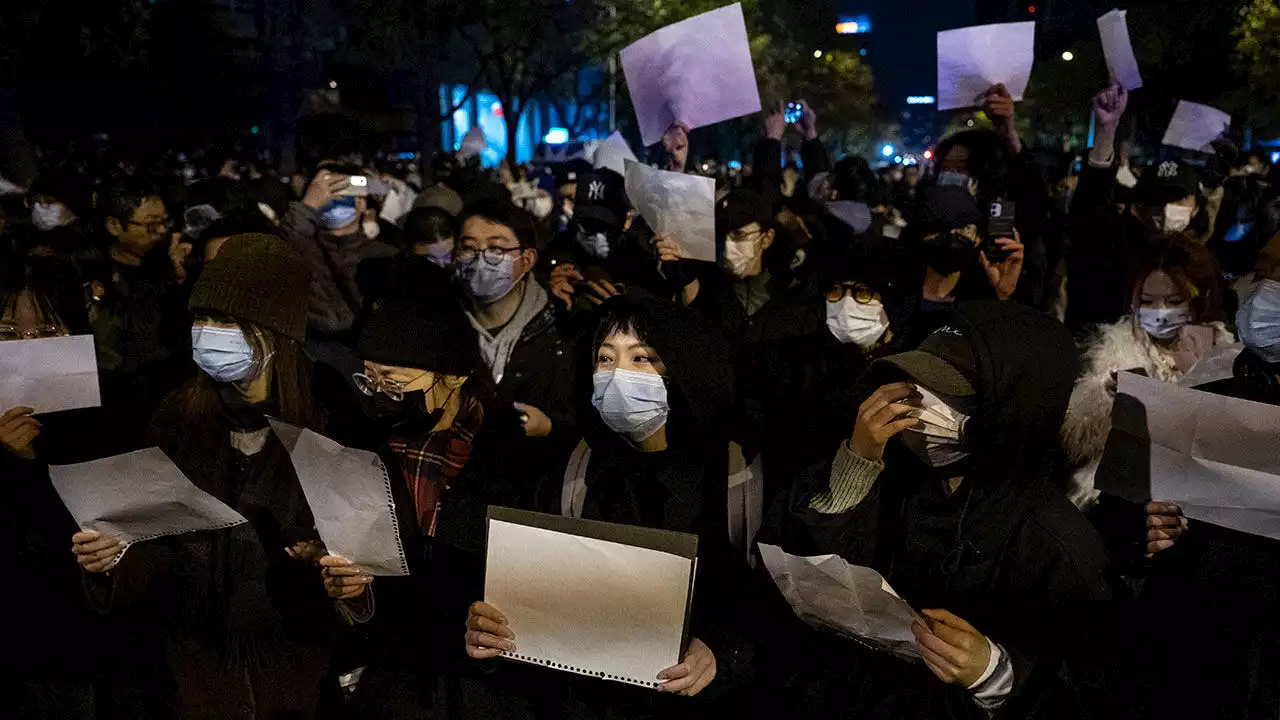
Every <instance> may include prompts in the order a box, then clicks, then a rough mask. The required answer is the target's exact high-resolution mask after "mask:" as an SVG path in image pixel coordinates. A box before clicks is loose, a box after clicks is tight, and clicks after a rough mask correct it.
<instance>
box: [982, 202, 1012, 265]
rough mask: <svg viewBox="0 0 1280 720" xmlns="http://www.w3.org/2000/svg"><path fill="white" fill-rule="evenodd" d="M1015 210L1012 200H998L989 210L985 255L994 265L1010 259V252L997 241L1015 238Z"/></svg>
mask: <svg viewBox="0 0 1280 720" xmlns="http://www.w3.org/2000/svg"><path fill="white" fill-rule="evenodd" d="M1015 209H1016V208H1015V205H1014V203H1013V201H1012V200H996V201H995V202H993V203H991V206H990V207H989V208H988V210H989V214H988V216H987V243H986V247H984V248H983V253H984V254H985V255H986V256H987V260H989V261H991V262H993V263H1002V262H1004V260H1005V258H1007V257H1009V254H1010V251H1009V250H1006V249H1004V248H1002V247H1000V246H999V245H998V244H997V243H996V240H997V239H999V238H1012V237H1013V236H1014V233H1013V231H1014V220H1015V217H1016V216H1015V214H1014V212H1015Z"/></svg>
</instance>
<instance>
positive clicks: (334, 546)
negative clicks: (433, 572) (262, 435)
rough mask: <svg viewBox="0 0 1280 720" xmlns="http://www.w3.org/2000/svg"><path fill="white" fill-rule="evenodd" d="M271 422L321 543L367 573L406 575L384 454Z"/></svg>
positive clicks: (277, 421)
mask: <svg viewBox="0 0 1280 720" xmlns="http://www.w3.org/2000/svg"><path fill="white" fill-rule="evenodd" d="M271 428H272V430H274V431H275V433H276V437H278V438H280V442H281V443H282V444H284V447H285V449H286V450H288V451H289V459H290V460H291V461H293V470H294V472H295V473H297V475H298V484H299V485H301V486H302V494H303V495H306V497H307V505H308V506H310V507H311V514H312V515H313V516H314V517H315V521H316V532H318V533H319V534H320V539H321V540H323V541H324V546H325V548H326V549H327V550H328V551H329V552H330V553H332V554H334V555H338V556H340V557H342V558H344V559H346V560H350V561H351V562H353V563H355V564H356V565H358V566H360V569H361V570H364V571H365V572H367V573H369V574H370V575H376V576H401V575H408V574H409V564H408V563H407V562H406V561H405V555H404V545H403V543H402V541H401V539H400V524H399V521H398V520H397V519H396V505H395V500H394V499H393V498H392V495H391V481H390V479H389V476H388V475H387V469H386V467H385V466H384V465H383V463H382V460H381V459H380V458H379V457H378V456H377V455H376V454H375V453H371V452H368V451H366V450H355V449H353V448H348V447H343V446H342V445H339V444H338V443H336V442H334V441H332V440H330V439H329V438H327V437H325V436H323V435H320V434H319V433H316V432H312V431H311V430H307V429H304V428H299V427H295V426H293V425H290V424H288V423H284V422H280V421H279V420H272V421H271Z"/></svg>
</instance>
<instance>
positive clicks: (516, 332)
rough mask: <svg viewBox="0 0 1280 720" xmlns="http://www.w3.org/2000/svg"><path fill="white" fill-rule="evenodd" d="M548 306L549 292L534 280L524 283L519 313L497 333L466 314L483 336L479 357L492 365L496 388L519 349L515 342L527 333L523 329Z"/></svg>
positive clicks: (490, 369)
mask: <svg viewBox="0 0 1280 720" xmlns="http://www.w3.org/2000/svg"><path fill="white" fill-rule="evenodd" d="M546 306H547V291H546V290H543V289H542V286H541V285H539V284H538V283H536V282H533V281H532V280H526V281H525V284H524V297H523V298H522V299H521V300H520V307H519V308H517V309H516V314H515V315H513V316H512V317H511V320H510V321H508V322H507V324H506V325H503V326H502V327H501V328H497V331H498V334H497V335H493V334H491V333H490V332H489V331H488V330H486V329H484V328H483V327H481V326H480V323H479V322H477V321H476V318H475V315H473V314H471V312H470V311H468V312H467V319H468V320H470V321H471V325H472V327H474V328H475V329H476V334H477V335H479V336H480V356H481V357H482V358H484V364H485V365H488V366H489V372H490V373H492V374H493V382H494V384H496V385H500V384H502V376H503V374H504V373H505V372H506V370H507V362H508V361H510V360H511V353H512V352H513V351H514V350H515V349H516V343H517V342H519V341H520V336H521V335H522V334H524V328H525V326H526V325H528V324H529V322H530V321H531V320H533V319H534V318H535V317H537V316H538V313H540V312H542V309H543V308H545V307H546Z"/></svg>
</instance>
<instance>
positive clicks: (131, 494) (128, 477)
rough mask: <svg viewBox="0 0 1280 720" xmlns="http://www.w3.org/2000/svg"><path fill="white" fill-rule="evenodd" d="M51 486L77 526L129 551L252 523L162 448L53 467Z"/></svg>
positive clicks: (50, 472)
mask: <svg viewBox="0 0 1280 720" xmlns="http://www.w3.org/2000/svg"><path fill="white" fill-rule="evenodd" d="M49 480H50V481H51V482H52V483H53V489H54V490H56V491H57V492H58V496H59V497H61V498H62V503H63V504H64V505H66V506H67V510H68V511H69V512H70V513H71V517H72V518H75V521H76V524H77V525H79V526H80V527H81V528H84V529H86V530H97V531H98V532H100V533H102V534H103V535H115V536H117V537H119V538H120V539H121V540H123V541H124V543H125V549H126V550H127V549H128V547H129V546H130V545H132V544H133V543H136V542H141V541H143V540H150V539H152V538H158V537H164V536H166V535H181V534H183V533H190V532H200V531H204V530H222V529H224V528H229V527H233V526H235V525H239V524H241V523H243V522H246V520H245V519H244V518H243V517H242V516H241V515H240V514H239V513H237V512H236V511H235V510H232V509H231V508H229V507H227V506H226V505H225V504H223V502H222V501H221V500H218V499H217V498H215V497H213V496H212V495H210V494H209V493H207V492H205V491H203V490H201V489H200V488H198V487H196V486H195V485H193V484H192V483H191V481H190V480H188V479H187V476H186V475H184V474H183V473H182V470H180V469H179V468H178V466H177V465H175V464H174V463H173V461H172V460H170V459H169V457H168V456H167V455H165V454H164V451H162V450H161V449H160V448H155V447H153V448H147V449H145V450H136V451H134V452H131V453H125V454H124V455H116V456H114V457H108V458H102V459H100V460H91V461H89V462H84V463H78V464H75V465H50V466H49ZM121 554H123V551H121Z"/></svg>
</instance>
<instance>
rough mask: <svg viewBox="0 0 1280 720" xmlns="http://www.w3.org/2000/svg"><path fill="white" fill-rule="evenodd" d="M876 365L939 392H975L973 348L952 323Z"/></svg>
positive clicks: (969, 393)
mask: <svg viewBox="0 0 1280 720" xmlns="http://www.w3.org/2000/svg"><path fill="white" fill-rule="evenodd" d="M872 367H873V368H875V369H877V370H879V371H880V372H883V371H885V370H886V369H892V370H896V371H897V372H898V373H899V374H905V375H906V376H907V377H909V378H911V380H913V381H914V382H916V383H918V384H920V385H923V386H924V387H926V388H928V389H929V390H931V391H933V392H935V393H941V394H943V395H949V396H951V397H968V396H970V395H974V394H975V391H974V389H973V383H972V382H971V381H970V379H969V378H972V377H976V376H977V374H978V367H977V363H976V362H975V361H974V359H973V348H972V347H970V344H969V341H968V340H966V339H965V337H964V335H961V334H960V331H959V330H956V329H955V328H953V327H951V326H950V325H944V326H942V327H940V328H938V329H937V330H935V331H933V334H931V335H930V336H929V337H927V338H925V340H924V342H922V343H920V347H918V348H916V349H915V350H911V351H909V352H904V353H898V354H897V355H890V356H888V357H885V358H881V359H879V360H877V361H875V362H874V363H872Z"/></svg>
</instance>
